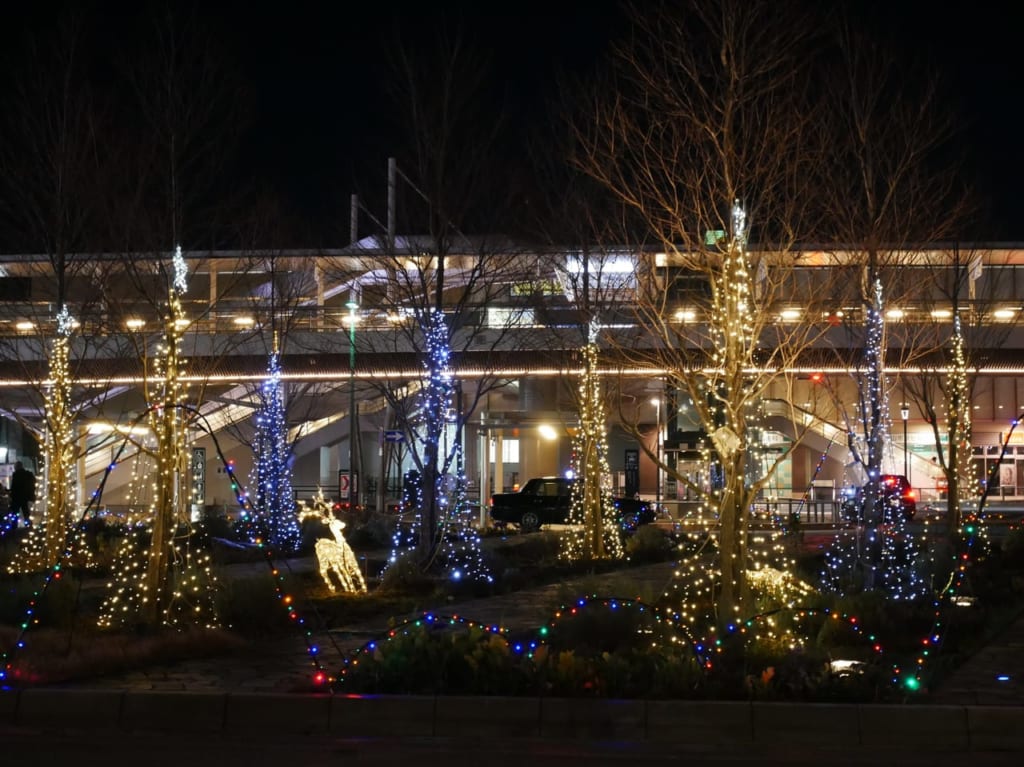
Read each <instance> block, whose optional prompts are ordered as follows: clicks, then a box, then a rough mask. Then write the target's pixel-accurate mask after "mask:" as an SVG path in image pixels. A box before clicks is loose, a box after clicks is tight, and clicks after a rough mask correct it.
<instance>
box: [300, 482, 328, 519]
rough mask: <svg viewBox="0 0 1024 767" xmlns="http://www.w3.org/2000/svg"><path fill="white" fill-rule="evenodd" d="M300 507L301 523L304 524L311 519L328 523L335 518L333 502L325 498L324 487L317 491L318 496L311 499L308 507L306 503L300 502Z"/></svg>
mask: <svg viewBox="0 0 1024 767" xmlns="http://www.w3.org/2000/svg"><path fill="white" fill-rule="evenodd" d="M298 506H299V521H300V522H303V521H305V520H307V519H309V518H310V517H316V518H318V519H320V520H322V521H324V522H327V521H329V520H331V519H333V518H334V514H333V513H332V511H333V507H332V506H331V502H330V501H328V500H327V499H326V498H324V490H323V488H322V487H318V488H317V489H316V495H314V496H313V498H312V499H310V501H309V504H308V505H307V503H306V501H304V500H300V501H299V502H298Z"/></svg>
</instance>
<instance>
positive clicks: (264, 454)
mask: <svg viewBox="0 0 1024 767" xmlns="http://www.w3.org/2000/svg"><path fill="white" fill-rule="evenodd" d="M260 400H261V404H260V407H259V410H258V411H257V412H256V416H255V426H256V433H255V440H254V444H253V452H254V453H255V461H254V466H253V475H254V479H255V485H256V492H255V497H254V498H253V502H252V517H251V518H250V519H248V520H247V526H248V528H249V535H250V538H252V539H253V540H260V541H265V542H266V543H268V544H269V545H270V547H271V548H272V549H274V550H275V551H277V552H279V553H282V554H291V553H294V552H295V551H296V550H297V549H298V548H299V543H300V538H301V534H302V531H301V528H300V527H299V518H298V510H297V508H296V505H295V492H294V490H293V489H292V481H291V455H292V453H291V446H290V445H289V444H288V424H287V421H286V419H285V402H284V390H283V386H282V383H281V361H280V357H279V355H278V352H277V350H276V349H275V350H274V352H273V353H272V354H271V355H270V363H269V365H268V369H267V380H266V381H264V383H263V386H262V387H261V390H260Z"/></svg>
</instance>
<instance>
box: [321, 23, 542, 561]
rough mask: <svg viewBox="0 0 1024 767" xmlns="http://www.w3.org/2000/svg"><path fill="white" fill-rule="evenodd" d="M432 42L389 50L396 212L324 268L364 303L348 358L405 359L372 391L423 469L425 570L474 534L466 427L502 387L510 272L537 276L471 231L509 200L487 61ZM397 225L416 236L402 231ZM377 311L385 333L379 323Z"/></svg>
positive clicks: (463, 44)
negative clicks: (396, 147) (499, 358)
mask: <svg viewBox="0 0 1024 767" xmlns="http://www.w3.org/2000/svg"><path fill="white" fill-rule="evenodd" d="M434 44H435V40H434V39H433V38H430V39H429V40H428V43H426V44H425V43H424V40H423V39H422V38H421V39H413V40H396V41H395V44H393V45H391V46H389V48H388V50H389V52H390V54H391V55H392V58H391V59H390V62H389V63H390V64H391V66H392V69H393V74H394V77H393V80H392V82H393V83H394V86H395V89H394V92H393V93H392V97H393V101H394V103H395V105H396V110H395V113H394V114H395V117H396V118H397V119H399V120H400V121H401V126H402V132H403V133H404V135H406V136H407V139H408V142H407V148H406V151H405V152H404V153H398V155H397V160H396V161H394V162H392V163H390V165H389V167H390V171H389V182H388V188H389V190H390V195H389V204H388V213H387V214H386V215H380V214H379V212H378V213H377V214H372V213H371V217H372V219H373V220H374V222H375V224H377V226H375V234H374V235H372V236H370V237H366V238H362V239H360V240H358V242H356V243H355V244H354V245H353V246H352V247H351V248H350V251H351V255H350V256H349V257H347V258H340V259H338V260H337V262H336V263H335V264H334V265H332V266H331V267H330V268H329V269H328V270H327V276H328V277H329V278H330V279H332V280H334V281H335V284H336V285H337V286H338V287H339V289H342V290H344V291H346V292H347V293H348V294H349V295H350V296H352V297H353V298H355V297H359V300H360V301H361V308H360V310H359V314H360V315H361V317H362V319H361V320H360V330H359V332H358V333H356V332H354V331H353V332H350V336H349V340H350V343H354V344H355V346H354V347H353V355H355V354H356V352H358V357H359V359H360V360H367V359H377V360H386V359H389V358H390V359H391V360H397V359H403V358H404V359H408V360H409V365H408V366H407V367H403V368H402V369H401V373H399V374H398V375H394V376H389V375H383V376H378V377H375V378H374V379H372V380H371V381H370V385H371V387H372V388H373V390H374V391H375V392H376V393H377V394H379V395H380V397H381V398H382V400H383V402H385V403H386V405H387V408H388V411H389V413H390V417H391V419H392V423H393V424H394V426H395V427H396V428H399V429H402V430H403V431H405V432H406V434H408V435H409V447H410V449H411V455H412V460H413V462H414V464H415V466H416V469H417V471H418V473H419V477H420V479H419V489H420V491H421V492H420V493H419V495H418V496H417V499H416V501H415V506H416V513H417V518H418V520H419V522H418V524H419V529H418V531H417V534H418V541H419V543H418V546H417V551H416V556H417V559H418V561H419V563H420V565H421V566H423V567H429V566H431V565H433V564H434V563H435V562H437V561H438V559H439V556H440V555H441V554H442V553H443V549H444V544H445V540H446V537H451V536H450V534H451V533H452V529H453V528H459V529H461V530H463V531H465V528H466V525H465V524H463V523H462V522H459V521H458V520H459V519H461V520H463V521H465V520H466V519H467V516H466V514H465V511H466V508H467V507H466V503H465V500H466V498H465V482H466V480H465V477H464V471H463V469H464V467H463V466H462V465H461V464H462V460H463V459H462V456H463V445H462V439H463V437H462V435H463V431H464V427H465V425H466V423H467V422H468V420H469V418H470V417H471V415H472V413H473V412H474V410H475V409H476V407H477V405H478V403H480V402H481V401H482V400H483V398H485V397H486V396H487V393H488V392H489V391H490V390H492V389H493V388H495V387H497V386H500V385H503V384H504V383H505V382H504V381H503V380H500V379H498V378H497V377H496V376H495V374H494V373H493V372H491V371H493V370H494V369H495V364H496V362H495V360H496V353H497V352H499V351H501V350H503V349H504V350H507V349H508V347H509V344H510V341H509V339H510V334H509V330H510V329H511V328H512V327H514V326H515V325H516V324H517V323H518V320H517V315H516V313H515V311H514V308H513V306H512V305H511V304H514V301H513V300H512V299H511V298H510V293H511V290H510V285H511V284H512V283H514V282H516V279H515V278H513V276H512V275H513V274H514V273H518V274H520V275H521V274H529V273H530V272H529V267H528V265H527V263H526V261H527V259H524V258H523V257H522V255H521V254H519V253H518V252H516V250H515V249H514V248H511V247H510V246H509V243H508V241H507V239H506V238H505V237H504V236H502V235H501V234H500V233H499V234H493V233H490V232H489V233H485V234H482V235H473V236H470V235H467V234H466V232H467V231H472V229H471V227H473V226H474V225H478V224H479V223H480V222H482V221H489V222H490V223H491V224H498V223H499V220H496V219H494V218H493V217H491V218H488V216H487V215H486V212H490V211H494V210H498V211H501V210H503V209H506V208H507V207H508V206H507V204H503V202H504V201H503V200H502V199H501V186H500V184H499V183H497V182H496V179H497V178H499V177H500V176H501V164H500V163H499V162H498V160H499V159H500V155H501V153H500V152H499V151H498V150H497V148H496V145H495V142H496V140H497V135H498V132H499V128H500V126H501V123H502V121H501V112H500V109H498V110H497V111H495V110H494V109H492V108H491V105H490V104H489V103H488V102H487V101H485V100H484V93H485V92H484V90H483V83H484V80H483V76H484V72H485V71H486V66H487V62H486V60H484V59H483V58H482V57H481V56H480V55H479V54H478V53H477V52H476V51H475V49H474V48H473V46H471V45H470V44H469V42H468V41H467V40H466V39H465V38H464V36H463V35H462V34H461V33H459V32H455V33H451V34H449V33H448V32H442V33H440V34H439V35H438V37H437V39H436V46H435V47H433V48H430V47H427V48H426V50H424V47H425V46H427V45H430V46H434ZM364 210H366V209H365V208H364ZM385 219H386V223H382V222H384V221H385ZM400 226H401V227H405V231H406V232H408V234H399V233H398V232H399V227H400ZM373 317H378V318H381V319H383V320H384V322H383V323H382V324H383V327H380V326H377V327H374V326H373V325H372V324H371V322H370V321H369V320H370V319H371V318H373ZM496 318H498V319H496ZM470 358H473V359H474V360H475V361H479V365H480V367H481V368H482V371H481V370H478V371H477V374H476V375H474V376H473V378H472V380H473V385H472V386H471V387H467V386H465V385H464V383H463V381H462V380H460V365H462V364H466V363H467V362H468V360H469V359H470ZM353 359H354V357H353ZM353 364H354V363H353ZM474 367H476V365H474ZM358 415H359V414H358V413H356V412H351V413H350V414H349V417H350V418H358ZM355 432H356V429H355V428H353V434H355ZM352 448H353V454H354V456H355V457H356V460H357V464H356V465H358V461H359V458H360V455H359V454H358V451H357V450H356V446H355V445H353V446H352ZM354 468H356V466H353V469H354ZM459 534H460V535H461V534H463V533H461V532H460V533H459ZM465 534H466V535H467V536H468V538H467V540H466V541H465V548H466V551H467V552H469V553H468V554H467V555H468V556H470V557H478V556H479V551H478V549H476V547H475V544H474V542H473V539H474V536H475V533H468V532H465ZM460 545H461V544H460ZM470 550H473V551H470ZM474 552H475V553H474ZM461 556H462V554H458V555H457V556H456V558H458V557H461ZM444 564H446V565H447V564H449V563H444ZM463 569H465V568H463Z"/></svg>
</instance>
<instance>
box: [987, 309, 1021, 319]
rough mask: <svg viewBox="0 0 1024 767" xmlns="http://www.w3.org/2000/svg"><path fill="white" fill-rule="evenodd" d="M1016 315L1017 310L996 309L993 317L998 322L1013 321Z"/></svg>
mask: <svg viewBox="0 0 1024 767" xmlns="http://www.w3.org/2000/svg"><path fill="white" fill-rule="evenodd" d="M1016 313H1017V310H1016V309H996V310H995V311H994V312H992V316H993V317H995V318H996V319H997V320H1011V319H1013V316H1014V315H1015V314H1016Z"/></svg>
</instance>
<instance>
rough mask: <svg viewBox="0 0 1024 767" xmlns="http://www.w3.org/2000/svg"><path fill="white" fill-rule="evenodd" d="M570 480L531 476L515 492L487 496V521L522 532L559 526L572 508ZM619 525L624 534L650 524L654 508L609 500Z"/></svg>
mask: <svg viewBox="0 0 1024 767" xmlns="http://www.w3.org/2000/svg"><path fill="white" fill-rule="evenodd" d="M572 483H573V480H571V479H567V478H566V477H535V478H533V479H530V480H528V481H527V482H526V484H524V485H523V487H522V489H520V490H519V492H516V493H496V494H495V495H492V496H491V510H490V511H491V520H492V521H494V522H496V523H498V524H513V525H516V526H518V527H519V529H520V530H522V531H523V532H530V531H532V530H539V529H540V528H541V527H543V526H544V525H560V524H565V523H566V522H568V521H569V512H570V509H571V507H572ZM612 502H613V503H614V504H615V508H616V509H617V510H618V516H619V523H620V524H621V525H622V529H623V531H625V532H632V531H634V530H636V528H637V527H639V526H640V525H643V524H647V523H649V522H653V521H654V519H655V516H656V512H655V509H654V507H653V506H652V505H651V504H650V503H648V502H647V501H643V500H640V499H637V498H624V497H623V498H613V499H612Z"/></svg>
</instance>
